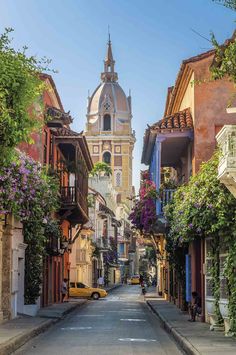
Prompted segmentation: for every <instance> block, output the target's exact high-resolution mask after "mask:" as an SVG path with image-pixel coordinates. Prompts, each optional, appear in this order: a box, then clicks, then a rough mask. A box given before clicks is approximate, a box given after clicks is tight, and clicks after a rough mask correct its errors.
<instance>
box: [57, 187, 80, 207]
mask: <svg viewBox="0 0 236 355" xmlns="http://www.w3.org/2000/svg"><path fill="white" fill-rule="evenodd" d="M76 197H77V196H76V188H75V187H74V186H73V187H72V186H62V187H61V200H62V203H63V204H65V205H74V204H76V202H77V198H76Z"/></svg>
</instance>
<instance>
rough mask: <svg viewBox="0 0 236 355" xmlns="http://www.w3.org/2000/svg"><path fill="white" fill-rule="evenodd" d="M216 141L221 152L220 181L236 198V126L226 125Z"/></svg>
mask: <svg viewBox="0 0 236 355" xmlns="http://www.w3.org/2000/svg"><path fill="white" fill-rule="evenodd" d="M216 140H217V142H218V144H219V147H220V150H221V156H220V161H219V166H218V179H219V180H220V181H221V182H222V183H223V184H224V185H225V186H226V187H227V188H228V189H229V191H230V192H231V193H232V194H233V195H234V196H235V197H236V125H225V126H224V127H223V128H222V129H221V130H220V132H219V133H218V134H217V136H216Z"/></svg>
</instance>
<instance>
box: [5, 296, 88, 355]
mask: <svg viewBox="0 0 236 355" xmlns="http://www.w3.org/2000/svg"><path fill="white" fill-rule="evenodd" d="M87 301H88V300H87V299H85V300H84V302H80V303H79V304H77V303H76V302H75V304H74V305H72V306H71V307H70V308H68V309H66V310H65V311H64V312H63V313H62V314H61V315H60V316H58V315H53V313H52V314H51V315H50V314H49V315H48V316H47V315H40V314H39V315H38V317H39V318H49V319H52V318H53V319H56V320H57V319H58V320H61V319H63V318H64V317H65V316H66V315H67V314H68V313H70V312H73V311H74V310H75V309H76V308H79V307H81V306H83V305H84V304H85V303H87ZM55 312H56V311H55ZM0 355H1V353H0Z"/></svg>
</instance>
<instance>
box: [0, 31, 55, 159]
mask: <svg viewBox="0 0 236 355" xmlns="http://www.w3.org/2000/svg"><path fill="white" fill-rule="evenodd" d="M12 31H13V30H12V29H6V30H5V32H4V33H3V34H2V35H0V150H1V153H2V154H1V156H0V161H1V162H3V163H4V161H6V160H7V158H8V157H9V155H11V153H12V152H13V151H14V149H13V148H15V147H16V146H17V145H18V144H19V143H21V142H26V141H28V142H29V141H30V134H31V133H32V131H34V130H36V129H37V128H38V127H39V126H41V125H42V124H43V120H41V122H40V120H39V111H40V110H41V108H42V100H41V96H42V92H43V90H44V83H43V82H42V80H40V73H41V72H42V71H43V70H47V68H46V66H47V64H46V63H49V62H50V61H47V60H45V61H43V60H42V61H39V60H37V58H36V57H33V56H27V54H26V49H27V48H26V47H24V48H23V49H22V50H15V49H14V48H12V47H11V39H10V38H9V34H10V33H11V32H12ZM42 64H45V67H43V66H42Z"/></svg>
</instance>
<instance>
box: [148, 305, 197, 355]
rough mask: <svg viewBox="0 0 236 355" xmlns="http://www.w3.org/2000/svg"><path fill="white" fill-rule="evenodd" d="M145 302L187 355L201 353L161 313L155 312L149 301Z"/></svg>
mask: <svg viewBox="0 0 236 355" xmlns="http://www.w3.org/2000/svg"><path fill="white" fill-rule="evenodd" d="M146 303H147V305H148V306H149V307H150V309H151V310H152V312H153V313H155V315H156V316H157V317H158V318H159V320H160V321H161V324H162V326H163V328H164V329H165V330H166V331H167V332H168V333H170V334H171V335H172V336H173V338H174V339H175V341H176V342H177V343H178V344H179V345H180V347H181V348H182V349H183V350H184V352H185V353H186V354H187V355H201V353H200V352H199V351H198V350H197V349H196V348H195V347H194V346H193V345H192V344H191V343H190V342H189V341H188V339H186V338H185V337H184V336H183V335H181V334H180V333H179V332H178V331H177V330H176V329H175V328H174V327H173V326H172V325H171V323H169V322H168V320H167V319H166V318H165V317H164V316H163V315H161V314H160V313H158V312H157V310H156V309H155V308H154V307H153V305H152V304H151V303H150V301H146Z"/></svg>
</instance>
